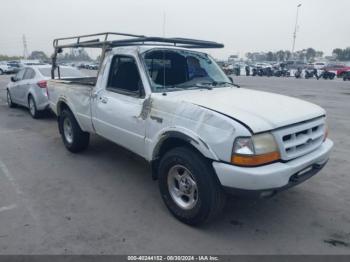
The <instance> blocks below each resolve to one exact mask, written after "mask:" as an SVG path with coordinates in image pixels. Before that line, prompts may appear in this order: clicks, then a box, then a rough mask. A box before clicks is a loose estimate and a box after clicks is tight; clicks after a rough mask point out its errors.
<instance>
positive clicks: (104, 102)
mask: <svg viewBox="0 0 350 262" xmlns="http://www.w3.org/2000/svg"><path fill="white" fill-rule="evenodd" d="M100 101H101V102H102V103H103V104H107V102H108V98H107V97H102V96H100Z"/></svg>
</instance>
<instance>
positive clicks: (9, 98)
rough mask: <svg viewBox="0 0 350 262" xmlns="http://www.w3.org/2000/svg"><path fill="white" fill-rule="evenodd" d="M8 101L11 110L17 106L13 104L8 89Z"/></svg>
mask: <svg viewBox="0 0 350 262" xmlns="http://www.w3.org/2000/svg"><path fill="white" fill-rule="evenodd" d="M6 101H7V105H8V106H9V108H14V107H16V104H15V103H13V102H12V98H11V94H10V91H9V90H8V89H7V94H6Z"/></svg>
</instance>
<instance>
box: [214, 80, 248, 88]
mask: <svg viewBox="0 0 350 262" xmlns="http://www.w3.org/2000/svg"><path fill="white" fill-rule="evenodd" d="M211 84H212V85H213V86H218V85H227V84H228V85H231V86H235V87H241V86H240V85H237V84H235V83H232V82H225V81H213V82H212V83H211Z"/></svg>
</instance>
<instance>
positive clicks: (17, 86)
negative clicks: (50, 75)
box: [10, 68, 26, 105]
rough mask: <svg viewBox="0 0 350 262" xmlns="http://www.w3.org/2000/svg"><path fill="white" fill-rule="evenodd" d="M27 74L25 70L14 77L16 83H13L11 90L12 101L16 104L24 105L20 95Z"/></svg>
mask: <svg viewBox="0 0 350 262" xmlns="http://www.w3.org/2000/svg"><path fill="white" fill-rule="evenodd" d="M25 72H26V69H25V68H23V69H21V70H20V71H19V72H18V73H17V74H16V76H15V77H14V78H15V80H16V82H13V83H12V86H11V88H10V94H11V99H12V101H13V102H14V103H16V104H21V105H23V101H22V100H21V99H20V96H21V95H20V93H21V88H22V85H23V77H24V74H25Z"/></svg>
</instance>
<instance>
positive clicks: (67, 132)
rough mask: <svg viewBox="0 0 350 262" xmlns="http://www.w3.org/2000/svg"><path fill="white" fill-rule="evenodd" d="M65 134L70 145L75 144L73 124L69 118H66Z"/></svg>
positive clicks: (64, 122) (64, 124)
mask: <svg viewBox="0 0 350 262" xmlns="http://www.w3.org/2000/svg"><path fill="white" fill-rule="evenodd" d="M63 133H64V137H65V139H66V140H67V142H68V143H69V144H71V143H73V129H72V123H71V122H70V120H69V119H68V118H65V119H64V121H63Z"/></svg>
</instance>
